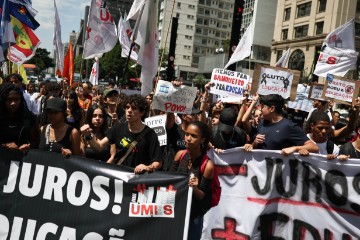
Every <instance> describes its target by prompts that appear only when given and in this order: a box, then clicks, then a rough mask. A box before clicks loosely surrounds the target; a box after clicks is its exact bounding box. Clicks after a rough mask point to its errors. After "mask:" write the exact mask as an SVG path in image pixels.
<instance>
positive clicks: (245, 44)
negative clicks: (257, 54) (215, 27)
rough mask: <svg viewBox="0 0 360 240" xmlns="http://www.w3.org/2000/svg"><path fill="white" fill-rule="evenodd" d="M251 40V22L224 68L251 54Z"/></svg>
mask: <svg viewBox="0 0 360 240" xmlns="http://www.w3.org/2000/svg"><path fill="white" fill-rule="evenodd" d="M252 40H253V22H252V21H251V23H250V24H249V26H248V28H247V29H246V31H245V33H244V35H243V36H242V38H241V40H240V42H239V44H238V45H237V47H236V49H235V51H234V53H233V54H232V55H231V58H230V60H229V62H228V63H227V64H226V65H225V67H224V68H228V67H229V66H230V65H231V64H233V63H236V62H239V61H241V60H243V59H244V58H246V57H248V56H250V54H251V44H252Z"/></svg>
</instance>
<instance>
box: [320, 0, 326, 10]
mask: <svg viewBox="0 0 360 240" xmlns="http://www.w3.org/2000/svg"><path fill="white" fill-rule="evenodd" d="M326 2H327V0H319V9H318V12H319V13H321V12H325V10H326Z"/></svg>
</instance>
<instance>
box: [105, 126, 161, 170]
mask: <svg viewBox="0 0 360 240" xmlns="http://www.w3.org/2000/svg"><path fill="white" fill-rule="evenodd" d="M145 128H149V127H148V126H145ZM145 128H144V130H145ZM144 130H143V131H144ZM140 133H141V132H140ZM140 133H131V132H130V131H129V128H128V124H127V123H115V124H114V126H113V127H112V128H111V129H110V130H109V131H107V133H106V137H107V138H108V139H109V142H110V144H115V146H116V155H115V159H120V158H122V157H123V156H124V155H125V154H126V152H127V149H128V147H129V146H130V143H131V142H132V141H133V140H134V139H136V137H137V136H138V135H139V134H140ZM161 161H162V153H161V149H160V144H159V140H158V137H157V135H156V133H155V132H154V130H152V129H150V131H149V132H148V133H146V134H145V136H143V137H142V139H141V140H140V141H139V142H138V143H137V144H136V146H135V147H134V149H133V150H132V152H131V153H130V154H129V155H128V156H127V158H126V159H125V161H124V162H123V163H122V165H123V166H128V167H133V168H135V167H136V166H137V165H139V164H145V165H150V164H151V163H153V162H161Z"/></svg>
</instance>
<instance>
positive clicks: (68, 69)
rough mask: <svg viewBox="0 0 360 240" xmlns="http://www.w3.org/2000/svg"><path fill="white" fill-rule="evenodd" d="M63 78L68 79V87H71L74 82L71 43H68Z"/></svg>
mask: <svg viewBox="0 0 360 240" xmlns="http://www.w3.org/2000/svg"><path fill="white" fill-rule="evenodd" d="M62 76H63V78H67V79H69V85H70V86H71V85H72V83H73V80H74V52H73V46H72V43H71V42H70V43H69V49H68V51H67V53H66V55H65V59H64V69H63V74H62Z"/></svg>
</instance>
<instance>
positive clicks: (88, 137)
mask: <svg viewBox="0 0 360 240" xmlns="http://www.w3.org/2000/svg"><path fill="white" fill-rule="evenodd" d="M93 138H94V134H92V133H91V134H90V135H89V136H85V137H84V139H85V140H86V141H90V140H91V139H93Z"/></svg>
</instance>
